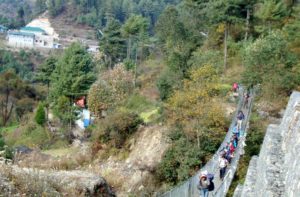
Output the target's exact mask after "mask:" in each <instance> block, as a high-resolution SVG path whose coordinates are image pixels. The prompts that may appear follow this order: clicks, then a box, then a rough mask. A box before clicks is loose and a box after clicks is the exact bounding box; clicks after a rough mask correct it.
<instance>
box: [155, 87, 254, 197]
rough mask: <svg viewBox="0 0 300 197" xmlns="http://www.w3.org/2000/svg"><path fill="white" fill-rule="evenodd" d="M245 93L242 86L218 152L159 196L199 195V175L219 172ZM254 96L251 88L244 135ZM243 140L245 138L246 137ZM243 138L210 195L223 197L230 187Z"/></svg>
mask: <svg viewBox="0 0 300 197" xmlns="http://www.w3.org/2000/svg"><path fill="white" fill-rule="evenodd" d="M243 93H244V90H243V89H242V88H241V90H240V94H239V102H238V105H237V110H236V111H235V114H234V116H233V118H232V122H231V124H230V128H229V130H228V132H227V134H226V136H225V138H224V140H223V142H222V144H221V145H220V147H219V149H218V150H217V151H216V153H215V154H214V155H213V156H212V158H211V159H210V160H209V161H208V162H207V163H206V164H205V165H204V166H203V167H202V168H201V169H200V170H199V171H198V172H197V173H196V174H195V175H194V176H192V177H191V178H189V179H188V180H187V181H185V182H184V183H182V184H180V185H178V186H177V187H175V188H173V189H171V190H170V191H168V192H165V193H164V194H162V195H158V196H159V197H199V190H198V189H197V184H198V182H199V178H198V177H199V175H200V172H202V171H204V170H207V171H208V172H212V173H214V174H215V175H216V173H217V172H218V167H219V165H218V163H219V162H218V161H219V153H220V151H221V150H222V149H223V148H224V147H225V146H226V144H227V142H228V141H230V139H231V137H232V132H231V131H232V130H233V127H234V126H235V125H236V116H237V113H238V111H239V110H241V109H242V108H243V103H244V97H243ZM253 98H254V91H253V90H251V99H250V103H249V104H248V105H249V107H248V111H247V114H246V115H245V120H244V121H243V125H242V130H243V131H244V132H245V133H244V135H246V129H247V128H246V127H247V123H248V121H249V117H250V112H251V108H252V104H253ZM242 140H245V138H244V139H242ZM242 140H240V141H239V146H238V147H237V149H236V151H235V157H234V158H233V159H232V161H231V164H230V167H228V170H227V172H226V175H225V177H224V180H223V181H222V182H221V184H216V183H215V190H214V191H212V192H210V193H209V196H217V197H221V196H225V195H226V193H227V191H228V189H229V186H230V184H231V182H232V179H233V177H234V173H235V171H236V169H237V165H238V161H239V158H240V151H241V144H242V143H241V142H242ZM215 177H216V176H215Z"/></svg>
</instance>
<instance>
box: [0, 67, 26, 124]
mask: <svg viewBox="0 0 300 197" xmlns="http://www.w3.org/2000/svg"><path fill="white" fill-rule="evenodd" d="M25 90H26V86H25V85H24V82H23V81H22V80H21V79H20V78H19V77H18V76H17V75H16V74H15V73H14V72H13V71H11V70H8V71H6V72H4V73H1V74H0V109H1V120H2V125H3V126H5V125H6V124H7V123H8V121H9V120H10V118H11V116H12V112H13V109H14V108H15V107H16V103H17V101H18V100H19V99H21V98H22V97H25V96H26V94H25Z"/></svg>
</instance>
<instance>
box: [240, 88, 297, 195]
mask: <svg viewBox="0 0 300 197" xmlns="http://www.w3.org/2000/svg"><path fill="white" fill-rule="evenodd" d="M299 153H300V92H294V93H293V94H292V95H291V97H290V101H289V103H288V106H287V108H286V111H285V113H284V116H283V119H282V122H281V123H280V124H279V125H269V127H268V129H267V132H266V136H265V139H264V143H263V145H262V148H261V151H260V154H259V157H253V158H252V160H251V162H250V165H249V169H248V172H247V177H246V181H245V184H244V185H243V186H238V188H237V189H236V191H235V194H234V197H239V196H241V197H257V196H264V197H277V196H278V197H279V196H286V197H296V196H300V154H299Z"/></svg>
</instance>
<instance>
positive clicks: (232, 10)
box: [206, 0, 242, 70]
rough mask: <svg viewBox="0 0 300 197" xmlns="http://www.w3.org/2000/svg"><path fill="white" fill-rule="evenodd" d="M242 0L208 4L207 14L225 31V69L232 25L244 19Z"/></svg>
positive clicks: (214, 23) (220, 0) (212, 22)
mask: <svg viewBox="0 0 300 197" xmlns="http://www.w3.org/2000/svg"><path fill="white" fill-rule="evenodd" d="M241 2H242V1H241V0H215V1H212V2H210V3H209V4H208V8H207V9H206V15H207V17H208V19H209V20H210V23H211V24H212V25H217V26H220V25H221V27H222V28H221V29H223V31H224V70H226V67H227V56H228V54H227V49H228V46H227V45H228V34H229V28H230V25H232V24H236V23H240V22H241V21H242V9H241Z"/></svg>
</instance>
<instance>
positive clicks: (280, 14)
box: [256, 0, 289, 32]
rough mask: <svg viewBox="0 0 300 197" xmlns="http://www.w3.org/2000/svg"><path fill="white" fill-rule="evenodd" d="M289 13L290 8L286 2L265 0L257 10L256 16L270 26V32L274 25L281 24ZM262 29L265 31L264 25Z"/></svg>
mask: <svg viewBox="0 0 300 197" xmlns="http://www.w3.org/2000/svg"><path fill="white" fill-rule="evenodd" d="M288 14H289V10H288V8H287V6H286V4H285V3H284V2H283V1H280V0H264V1H263V2H262V3H261V4H260V6H259V9H258V11H257V12H256V16H257V17H258V18H260V19H261V20H262V21H263V22H264V26H266V27H268V31H269V32H270V31H271V27H272V25H275V24H280V23H281V22H282V19H283V18H284V17H286V16H288ZM262 31H264V27H262Z"/></svg>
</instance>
